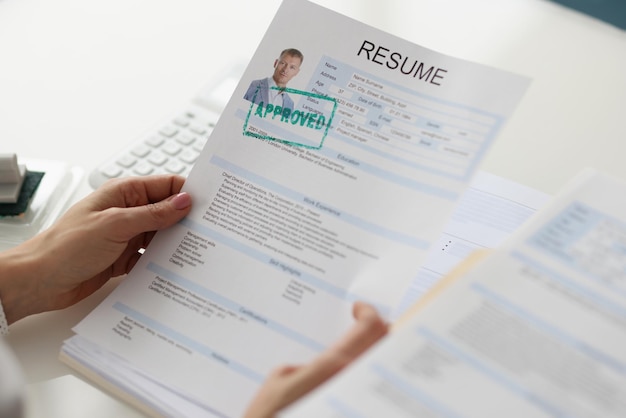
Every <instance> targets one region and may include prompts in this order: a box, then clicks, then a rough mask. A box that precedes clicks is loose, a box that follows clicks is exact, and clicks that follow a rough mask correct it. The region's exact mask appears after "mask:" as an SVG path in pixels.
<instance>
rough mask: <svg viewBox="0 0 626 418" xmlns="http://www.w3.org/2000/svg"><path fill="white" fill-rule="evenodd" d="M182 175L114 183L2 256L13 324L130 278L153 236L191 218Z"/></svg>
mask: <svg viewBox="0 0 626 418" xmlns="http://www.w3.org/2000/svg"><path fill="white" fill-rule="evenodd" d="M184 181H185V179H184V178H183V177H179V176H170V175H162V176H148V177H131V178H125V179H120V180H111V181H109V182H107V183H105V184H104V185H103V186H102V187H100V188H99V189H98V190H96V191H94V192H93V193H92V194H90V195H89V196H87V197H85V198H84V199H83V200H81V201H80V202H78V203H76V204H75V205H74V206H72V207H71V208H70V209H69V210H68V211H67V212H66V213H65V214H64V215H63V216H62V217H61V218H60V219H59V220H58V221H57V222H56V223H55V224H54V225H53V226H51V227H50V228H49V229H48V230H46V231H44V232H42V233H40V234H39V235H37V236H36V237H34V238H32V239H30V240H29V241H27V242H25V243H23V244H21V245H19V246H17V247H15V248H12V249H10V250H7V251H5V252H3V253H1V254H0V301H2V305H3V307H4V311H5V314H6V317H7V321H8V323H9V324H11V323H12V322H15V321H17V320H19V319H21V318H23V317H25V316H27V315H31V314H34V313H38V312H44V311H49V310H55V309H61V308H65V307H67V306H70V305H73V304H74V303H76V302H78V301H80V300H82V299H83V298H85V297H87V296H89V295H91V294H92V293H93V292H94V291H96V290H97V289H99V288H100V287H101V286H102V285H103V284H104V283H106V281H107V280H109V279H110V278H111V277H115V276H119V275H122V274H125V273H128V272H129V271H130V269H131V268H132V267H133V266H134V265H135V263H136V262H137V260H138V259H139V257H140V256H141V254H140V253H139V250H140V249H143V248H145V247H146V246H147V245H148V243H149V242H150V240H151V239H152V237H153V236H154V234H155V232H156V231H157V230H159V229H164V228H167V227H169V226H171V225H173V224H175V223H176V222H178V221H179V220H181V219H182V218H183V217H184V216H185V215H187V214H188V213H189V210H190V209H191V198H190V196H189V195H188V194H187V193H179V192H180V189H181V187H182V185H183V183H184Z"/></svg>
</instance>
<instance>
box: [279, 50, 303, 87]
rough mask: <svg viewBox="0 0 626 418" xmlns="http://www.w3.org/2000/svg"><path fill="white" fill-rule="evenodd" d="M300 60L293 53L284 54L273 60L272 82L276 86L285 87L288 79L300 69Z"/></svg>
mask: <svg viewBox="0 0 626 418" xmlns="http://www.w3.org/2000/svg"><path fill="white" fill-rule="evenodd" d="M301 63H302V62H301V60H300V58H298V57H294V56H293V55H288V54H285V55H283V56H281V57H280V58H279V59H277V60H276V61H274V76H273V78H274V82H275V83H276V85H277V86H278V87H286V86H287V83H288V82H289V80H291V79H292V78H294V77H295V76H296V74H298V72H299V71H300V64H301Z"/></svg>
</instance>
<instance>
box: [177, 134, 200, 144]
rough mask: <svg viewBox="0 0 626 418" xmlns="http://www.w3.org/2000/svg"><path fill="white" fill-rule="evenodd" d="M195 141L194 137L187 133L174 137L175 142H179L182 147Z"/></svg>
mask: <svg viewBox="0 0 626 418" xmlns="http://www.w3.org/2000/svg"><path fill="white" fill-rule="evenodd" d="M195 140H196V137H195V136H192V135H189V134H187V133H181V134H180V135H176V141H177V142H180V143H181V144H183V145H189V144H191V143H192V142H193V141H195Z"/></svg>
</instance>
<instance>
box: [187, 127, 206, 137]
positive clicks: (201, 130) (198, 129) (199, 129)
mask: <svg viewBox="0 0 626 418" xmlns="http://www.w3.org/2000/svg"><path fill="white" fill-rule="evenodd" d="M189 130H190V131H191V132H193V133H195V134H198V135H204V134H205V133H206V129H204V128H203V127H202V126H198V125H192V126H190V127H189Z"/></svg>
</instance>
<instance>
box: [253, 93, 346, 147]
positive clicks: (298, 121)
mask: <svg viewBox="0 0 626 418" xmlns="http://www.w3.org/2000/svg"><path fill="white" fill-rule="evenodd" d="M271 89H272V90H275V91H277V93H278V94H287V93H288V94H289V95H290V97H292V98H293V99H294V102H296V101H297V105H295V106H292V107H286V106H280V105H275V104H272V103H264V102H262V101H260V102H258V103H257V101H256V100H255V98H253V99H252V100H251V103H250V109H249V110H248V114H247V115H246V120H245V122H244V124H243V134H244V135H246V136H251V137H254V138H259V139H265V140H269V141H278V142H281V143H283V144H289V145H294V146H299V147H304V148H310V149H320V148H322V145H323V144H324V139H325V138H326V135H328V130H329V129H330V126H331V123H332V120H333V117H334V116H335V110H336V109H337V100H335V99H334V98H332V97H328V96H324V95H320V94H315V93H311V92H308V91H302V90H296V89H291V88H278V87H272V88H271ZM255 94H256V93H255Z"/></svg>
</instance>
